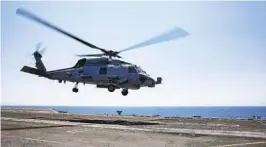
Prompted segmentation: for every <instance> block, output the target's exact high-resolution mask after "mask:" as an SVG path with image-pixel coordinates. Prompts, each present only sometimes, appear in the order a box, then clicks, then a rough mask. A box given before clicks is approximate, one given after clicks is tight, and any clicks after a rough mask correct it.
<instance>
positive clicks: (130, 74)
mask: <svg viewBox="0 0 266 147" xmlns="http://www.w3.org/2000/svg"><path fill="white" fill-rule="evenodd" d="M17 14H19V15H22V16H24V17H26V18H28V19H31V20H33V21H35V22H38V23H40V24H42V25H44V26H46V27H48V28H50V29H52V30H55V31H57V32H59V33H62V34H64V35H66V36H68V37H70V38H72V39H74V40H76V41H78V42H81V43H83V44H84V45H86V46H88V47H90V48H92V49H97V50H99V51H101V52H102V53H99V54H83V55H77V56H79V57H82V58H81V59H79V60H78V61H77V63H76V64H75V65H74V66H72V67H69V68H63V69H58V70H51V71H47V70H46V67H45V66H44V64H43V62H42V59H41V58H42V52H43V50H39V48H40V44H37V46H36V51H35V52H34V53H33V56H34V59H35V67H36V68H33V67H29V66H24V67H23V68H22V69H21V71H22V72H26V73H30V74H34V75H37V76H39V77H44V78H48V79H51V80H58V82H59V83H62V82H64V83H66V82H73V83H75V86H74V88H73V89H72V91H73V92H75V93H77V92H78V84H79V83H83V84H84V85H85V84H93V85H96V87H97V88H106V89H108V91H109V92H114V91H115V90H116V89H122V95H123V96H126V95H127V94H128V90H129V89H131V90H138V89H140V88H141V87H155V85H157V84H161V83H162V78H161V77H157V79H156V80H155V79H153V78H152V77H151V76H150V75H149V74H147V72H145V71H144V70H143V69H141V67H140V66H137V65H135V64H132V63H128V62H125V61H123V60H120V59H116V58H122V57H121V56H120V55H119V54H120V53H121V52H125V51H128V50H132V49H136V48H140V47H144V46H147V45H152V44H157V43H160V42H165V41H170V40H174V39H177V38H182V37H185V36H187V35H189V34H188V33H187V32H186V31H184V30H183V29H181V28H179V27H177V28H174V29H173V30H170V31H168V32H165V33H163V34H161V35H159V36H156V37H154V38H151V39H149V40H147V41H144V42H141V43H138V44H136V45H133V46H130V47H128V48H125V49H122V50H120V51H113V50H106V49H103V48H100V47H97V46H95V45H93V44H91V43H89V42H87V41H84V40H82V39H80V38H78V37H76V36H74V35H72V34H70V33H68V32H66V31H64V30H63V29H61V28H59V27H57V26H55V25H53V24H51V23H49V22H48V21H46V20H44V19H42V18H40V17H38V16H36V15H35V14H33V13H31V12H29V11H27V10H25V9H22V8H19V9H18V10H17ZM86 57H87V58H86ZM88 57H89V58H88Z"/></svg>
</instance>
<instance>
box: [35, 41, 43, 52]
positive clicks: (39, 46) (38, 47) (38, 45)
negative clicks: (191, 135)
mask: <svg viewBox="0 0 266 147" xmlns="http://www.w3.org/2000/svg"><path fill="white" fill-rule="evenodd" d="M41 45H42V43H41V42H39V43H37V44H36V48H35V51H39V49H40V48H41Z"/></svg>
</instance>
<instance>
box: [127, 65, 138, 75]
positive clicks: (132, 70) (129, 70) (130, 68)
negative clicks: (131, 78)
mask: <svg viewBox="0 0 266 147" xmlns="http://www.w3.org/2000/svg"><path fill="white" fill-rule="evenodd" d="M128 73H137V70H136V69H135V67H132V66H130V67H128Z"/></svg>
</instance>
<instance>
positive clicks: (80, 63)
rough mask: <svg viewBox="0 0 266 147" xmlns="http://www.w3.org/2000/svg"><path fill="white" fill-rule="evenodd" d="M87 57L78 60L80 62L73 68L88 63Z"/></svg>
mask: <svg viewBox="0 0 266 147" xmlns="http://www.w3.org/2000/svg"><path fill="white" fill-rule="evenodd" d="M86 61H87V59H85V58H83V59H80V60H78V62H77V63H76V65H75V66H74V67H73V68H79V67H82V66H84V65H85V64H86Z"/></svg>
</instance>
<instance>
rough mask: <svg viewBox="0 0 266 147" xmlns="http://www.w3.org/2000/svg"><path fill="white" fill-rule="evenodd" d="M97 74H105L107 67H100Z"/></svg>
mask: <svg viewBox="0 0 266 147" xmlns="http://www.w3.org/2000/svg"><path fill="white" fill-rule="evenodd" d="M99 74H100V75H106V74H107V68H100V71H99Z"/></svg>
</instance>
